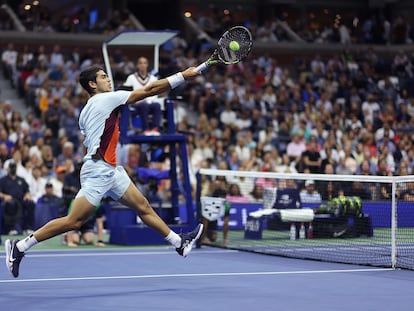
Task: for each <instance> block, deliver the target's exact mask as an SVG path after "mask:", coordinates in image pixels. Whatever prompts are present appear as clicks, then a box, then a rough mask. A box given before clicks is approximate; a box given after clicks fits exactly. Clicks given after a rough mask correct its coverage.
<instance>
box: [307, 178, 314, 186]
mask: <svg viewBox="0 0 414 311" xmlns="http://www.w3.org/2000/svg"><path fill="white" fill-rule="evenodd" d="M314 184H315V182H314V181H313V180H311V179H309V180H307V181H305V186H306V187H307V186H310V185H314Z"/></svg>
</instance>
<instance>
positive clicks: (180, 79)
mask: <svg viewBox="0 0 414 311" xmlns="http://www.w3.org/2000/svg"><path fill="white" fill-rule="evenodd" d="M167 80H168V83H169V84H170V86H171V89H175V88H176V87H177V86H179V85H181V84H183V83H184V81H185V79H184V76H183V74H182V73H181V72H178V73H176V74H174V75H172V76H169V77H168V78H167Z"/></svg>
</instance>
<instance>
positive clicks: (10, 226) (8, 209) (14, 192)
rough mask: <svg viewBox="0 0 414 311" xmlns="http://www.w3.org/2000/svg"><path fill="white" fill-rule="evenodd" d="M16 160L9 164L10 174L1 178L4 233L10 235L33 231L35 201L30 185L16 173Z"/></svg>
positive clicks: (0, 190)
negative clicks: (31, 194)
mask: <svg viewBox="0 0 414 311" xmlns="http://www.w3.org/2000/svg"><path fill="white" fill-rule="evenodd" d="M16 171H17V166H16V163H15V162H10V163H9V165H8V174H7V175H6V176H4V177H3V178H1V179H0V198H1V199H3V201H4V203H3V233H4V234H9V235H16V234H30V233H31V232H33V220H34V208H35V203H34V202H33V200H32V198H31V196H30V190H29V185H28V184H27V182H26V181H25V180H24V179H23V178H22V177H19V176H17V175H16Z"/></svg>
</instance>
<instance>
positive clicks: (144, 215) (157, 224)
mask: <svg viewBox="0 0 414 311" xmlns="http://www.w3.org/2000/svg"><path fill="white" fill-rule="evenodd" d="M119 201H120V202H121V203H122V204H124V205H126V206H128V207H130V208H131V209H133V210H135V211H136V212H137V214H138V215H139V217H140V218H141V219H142V221H143V222H144V223H145V224H146V225H147V226H149V227H150V228H152V229H153V230H155V231H156V232H158V234H160V235H161V236H163V237H166V236H167V235H168V234H169V233H170V231H171V230H170V228H169V227H168V226H167V224H166V223H165V222H164V221H163V220H162V219H161V218H160V217H159V216H158V214H157V213H156V212H155V211H154V209H153V208H152V207H151V205H150V204H149V202H148V200H147V199H146V198H145V197H144V196H143V194H142V193H141V192H140V191H139V190H138V189H137V188H136V187H135V185H134V184H133V183H132V182H130V184H129V186H128V188H127V190H126V192H125V193H124V195H123V196H122V197H121V198H120V199H119Z"/></svg>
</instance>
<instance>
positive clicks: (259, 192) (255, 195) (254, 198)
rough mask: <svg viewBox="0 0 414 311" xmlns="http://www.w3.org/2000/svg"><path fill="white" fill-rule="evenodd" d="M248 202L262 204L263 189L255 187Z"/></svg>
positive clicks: (258, 186)
mask: <svg viewBox="0 0 414 311" xmlns="http://www.w3.org/2000/svg"><path fill="white" fill-rule="evenodd" d="M249 201H250V202H255V203H262V202H263V187H262V186H260V185H255V186H254V188H253V190H252V191H251V192H250V195H249Z"/></svg>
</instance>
